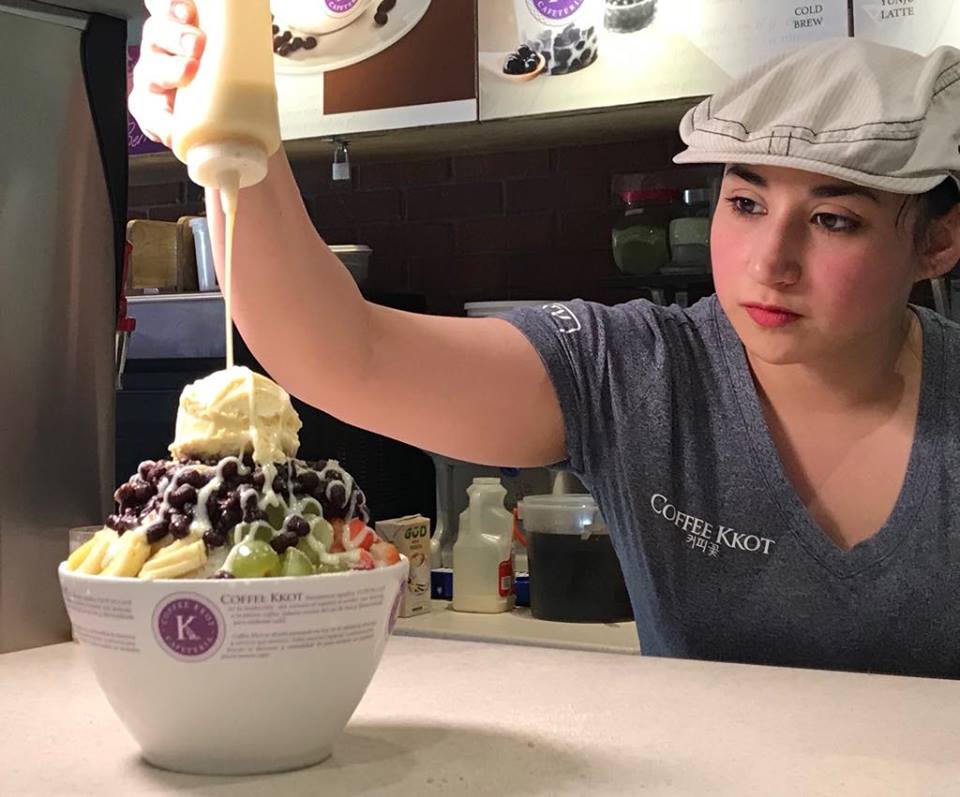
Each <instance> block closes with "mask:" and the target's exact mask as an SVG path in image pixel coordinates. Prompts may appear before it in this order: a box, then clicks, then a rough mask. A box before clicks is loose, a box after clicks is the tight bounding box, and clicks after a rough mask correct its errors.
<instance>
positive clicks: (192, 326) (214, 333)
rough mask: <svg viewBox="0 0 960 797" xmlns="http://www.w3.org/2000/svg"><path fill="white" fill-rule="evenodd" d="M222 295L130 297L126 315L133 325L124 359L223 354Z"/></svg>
mask: <svg viewBox="0 0 960 797" xmlns="http://www.w3.org/2000/svg"><path fill="white" fill-rule="evenodd" d="M223 312H224V308H223V297H222V296H221V295H220V294H219V293H191V294H185V295H184V294H180V295H166V296H131V297H130V298H129V299H127V315H129V316H130V317H131V318H135V319H136V321H137V328H136V329H135V330H134V331H133V332H132V333H131V334H130V343H129V346H128V349H127V359H128V360H149V359H156V358H166V357H173V358H184V357H224V356H226V341H225V339H224V320H223Z"/></svg>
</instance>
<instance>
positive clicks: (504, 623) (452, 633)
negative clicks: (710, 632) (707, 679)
mask: <svg viewBox="0 0 960 797" xmlns="http://www.w3.org/2000/svg"><path fill="white" fill-rule="evenodd" d="M430 603H431V608H432V611H431V612H430V613H429V614H421V615H419V616H417V617H401V618H400V619H399V620H398V621H397V627H396V629H395V630H394V633H395V634H398V635H400V636H421V637H433V638H436V639H462V640H466V641H472V642H500V643H503V644H512V645H538V646H540V647H548V648H567V649H570V650H594V651H601V652H603V653H631V654H634V655H636V654H638V653H639V652H640V642H639V640H638V639H637V626H636V624H634V623H633V621H630V622H627V623H555V622H550V621H548V620H538V619H536V618H535V617H534V616H533V615H531V614H530V609H529V608H527V607H521V606H518V607H517V608H516V609H514V610H513V611H510V612H502V613H500V614H474V613H471V612H455V611H454V610H453V609H452V608H450V607H451V604H450V602H449V601H443V600H433V601H431V602H430Z"/></svg>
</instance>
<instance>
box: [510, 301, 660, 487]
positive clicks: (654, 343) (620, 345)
mask: <svg viewBox="0 0 960 797" xmlns="http://www.w3.org/2000/svg"><path fill="white" fill-rule="evenodd" d="M660 309H661V308H659V306H658V305H654V304H652V303H650V302H648V301H646V300H636V301H633V302H628V303H625V304H621V305H616V306H614V307H609V306H606V305H601V304H595V303H592V302H584V301H581V300H575V301H571V302H565V303H562V304H560V303H556V304H548V305H542V306H529V307H522V308H519V309H517V310H514V311H513V312H511V313H510V314H509V315H507V316H506V320H507V321H509V322H510V323H511V324H513V325H514V326H516V327H517V328H518V329H519V330H520V331H521V332H522V333H523V334H524V335H525V336H526V337H527V339H528V340H529V341H530V342H531V343H532V344H533V346H534V348H535V349H536V350H537V352H538V353H539V355H540V358H541V359H542V360H543V363H544V365H545V366H546V369H547V373H548V374H549V375H550V379H551V381H552V382H553V386H554V389H555V390H556V392H557V397H558V399H559V402H560V409H561V411H562V413H563V422H564V431H565V434H566V450H567V460H566V461H565V462H563V463H558V465H561V466H564V467H568V468H570V469H571V470H573V471H574V472H575V473H581V474H582V473H588V472H591V471H592V472H596V470H597V469H598V467H599V465H600V463H599V462H598V461H597V458H598V457H600V456H602V451H603V450H604V448H606V447H607V441H609V440H610V439H611V435H615V434H616V431H617V428H618V424H619V423H621V422H623V420H624V419H623V418H622V417H621V416H622V415H623V407H624V401H623V398H624V397H625V396H631V395H632V396H636V397H637V399H640V398H641V397H642V395H643V393H644V392H645V390H646V386H647V385H648V384H649V380H651V379H654V378H656V377H657V374H658V372H659V371H660V370H662V368H663V367H664V366H663V359H664V351H665V348H666V347H665V346H664V345H663V336H662V334H661V324H660V318H659V311H660ZM625 391H629V393H625ZM626 403H627V404H630V403H632V402H630V401H629V400H628V401H627V402H626ZM636 420H637V419H636V418H634V419H633V421H634V422H636Z"/></svg>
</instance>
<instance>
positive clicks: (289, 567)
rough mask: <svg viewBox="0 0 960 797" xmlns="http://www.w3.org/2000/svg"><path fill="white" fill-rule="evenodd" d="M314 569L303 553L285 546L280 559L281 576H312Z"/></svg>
mask: <svg viewBox="0 0 960 797" xmlns="http://www.w3.org/2000/svg"><path fill="white" fill-rule="evenodd" d="M315 572H316V571H315V570H314V569H313V564H312V563H311V562H310V559H309V558H308V557H307V555H306V554H305V553H303V552H302V551H299V550H297V549H296V548H287V550H285V551H284V552H283V556H282V557H281V560H280V575H281V576H312V575H313V574H314V573H315Z"/></svg>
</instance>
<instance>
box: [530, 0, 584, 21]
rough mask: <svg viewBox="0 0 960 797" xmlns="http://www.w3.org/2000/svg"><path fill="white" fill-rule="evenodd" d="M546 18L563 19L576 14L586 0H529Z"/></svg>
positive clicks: (538, 12)
mask: <svg viewBox="0 0 960 797" xmlns="http://www.w3.org/2000/svg"><path fill="white" fill-rule="evenodd" d="M527 3H528V4H529V5H531V6H533V9H534V10H535V11H536V13H537V14H539V15H540V16H541V17H543V18H544V19H548V20H561V19H566V18H567V17H569V16H571V15H573V14H576V13H577V11H579V10H580V6H582V5H583V3H584V0H527Z"/></svg>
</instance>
